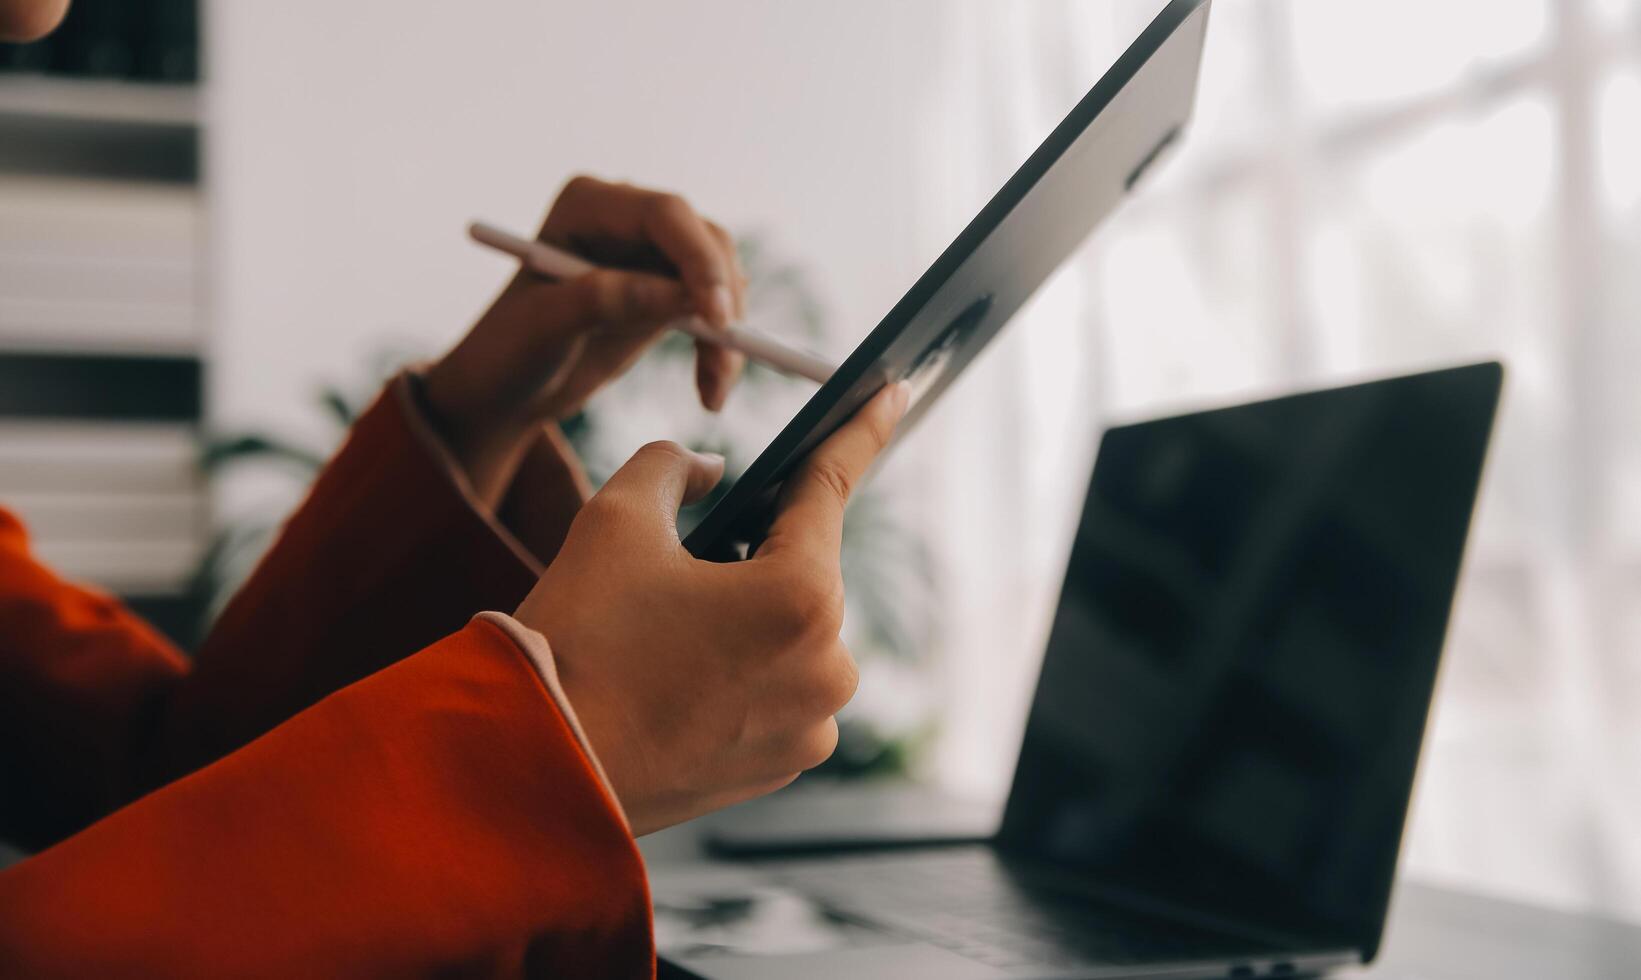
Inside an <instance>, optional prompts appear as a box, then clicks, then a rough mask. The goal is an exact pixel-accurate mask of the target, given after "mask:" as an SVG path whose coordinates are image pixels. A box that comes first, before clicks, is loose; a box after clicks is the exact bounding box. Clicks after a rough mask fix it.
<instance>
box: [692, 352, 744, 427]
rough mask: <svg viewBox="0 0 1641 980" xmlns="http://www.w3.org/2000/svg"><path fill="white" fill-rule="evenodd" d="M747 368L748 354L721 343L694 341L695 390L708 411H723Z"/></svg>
mask: <svg viewBox="0 0 1641 980" xmlns="http://www.w3.org/2000/svg"><path fill="white" fill-rule="evenodd" d="M745 368H746V355H745V354H742V353H741V352H740V351H734V350H730V349H729V348H728V347H724V346H721V345H719V344H709V343H707V342H706V341H700V340H698V341H696V342H695V387H696V390H698V391H699V392H700V393H701V404H702V405H704V406H705V407H706V408H707V410H708V411H711V412H718V411H722V410H723V407H724V402H725V401H727V400H728V399H729V393H730V391H731V390H733V389H734V387H735V382H736V381H737V380H739V379H740V377H741V372H742V371H743V370H744V369H745Z"/></svg>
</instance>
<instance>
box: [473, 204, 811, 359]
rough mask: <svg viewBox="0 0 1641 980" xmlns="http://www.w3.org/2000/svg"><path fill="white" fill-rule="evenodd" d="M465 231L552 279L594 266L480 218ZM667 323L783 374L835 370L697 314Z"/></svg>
mask: <svg viewBox="0 0 1641 980" xmlns="http://www.w3.org/2000/svg"><path fill="white" fill-rule="evenodd" d="M467 234H468V236H469V237H471V238H472V239H473V240H474V241H475V242H478V243H479V244H480V245H486V246H489V247H490V248H493V249H496V250H497V251H500V252H506V253H507V254H508V255H511V256H513V257H514V258H516V259H518V260H519V261H521V262H523V263H524V267H525V268H526V269H529V270H530V271H531V272H534V273H535V274H537V275H540V276H547V277H549V278H552V279H574V278H575V277H577V276H582V275H586V274H587V273H589V272H592V271H593V270H594V269H597V268H598V266H596V265H594V264H593V263H591V262H588V261H587V260H586V259H584V258H582V257H581V256H579V255H573V254H571V253H569V252H566V251H564V250H563V249H558V248H554V247H553V246H551V245H548V244H547V243H546V242H542V241H534V240H532V239H529V238H520V237H519V236H517V235H513V234H509V233H508V232H505V231H502V230H501V229H500V228H497V227H495V226H494V225H487V224H485V223H484V222H482V221H475V222H473V223H472V224H470V225H468V226H467ZM667 326H669V327H671V328H672V329H674V330H681V331H683V332H684V333H687V334H689V335H690V336H691V337H694V338H695V339H696V340H702V341H705V342H707V343H709V344H718V345H720V346H723V347H728V348H729V349H731V350H738V351H740V352H741V353H743V354H745V355H746V356H747V357H750V358H751V359H753V360H755V361H757V362H759V363H760V364H765V365H768V366H769V367H772V368H774V369H775V370H777V371H780V372H782V373H783V374H791V375H796V376H797V377H800V378H808V379H809V380H811V381H814V382H816V383H817V384H825V383H826V380H827V379H828V378H830V377H831V376H832V372H833V371H834V370H835V366H834V365H832V364H830V363H828V362H827V361H826V359H825V358H822V357H817V356H816V355H814V354H810V353H807V352H805V351H801V350H798V349H796V348H793V347H788V346H786V345H785V344H783V343H781V342H780V341H778V340H775V339H773V338H771V337H766V336H764V335H763V334H760V333H754V332H753V331H751V330H744V329H741V328H738V327H730V328H729V329H727V330H714V329H713V328H712V327H710V326H708V325H707V324H706V323H705V321H703V320H702V319H701V318H700V317H698V316H686V317H679V318H678V319H677V320H674V321H673V322H672V323H669V324H667Z"/></svg>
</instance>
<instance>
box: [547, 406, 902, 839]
mask: <svg viewBox="0 0 1641 980" xmlns="http://www.w3.org/2000/svg"><path fill="white" fill-rule="evenodd" d="M906 401H907V390H906V387H905V385H904V384H897V385H894V386H891V387H890V388H888V389H886V390H884V391H883V392H881V393H879V394H878V396H877V397H876V398H874V399H873V400H872V401H871V402H869V403H868V404H867V405H866V406H865V407H864V408H862V409H861V410H860V411H859V412H858V413H856V415H855V416H854V418H853V419H851V420H850V421H849V422H848V423H847V424H846V425H844V426H843V427H842V428H841V429H839V430H838V431H837V432H836V433H835V434H833V435H832V436H831V437H830V438H829V439H827V440H826V441H825V442H824V443H822V444H821V445H820V446H818V447H816V449H815V451H814V452H813V453H811V454H810V456H809V458H808V460H807V461H806V462H805V463H804V465H803V466H802V467H801V468H800V469H799V470H798V471H797V472H796V473H794V474H793V475H792V476H791V477H790V478H788V479H787V481H786V484H785V486H784V488H783V490H782V496H781V500H780V503H779V506H778V510H777V516H776V518H775V522H774V524H773V525H772V527H771V530H770V533H769V536H768V537H767V538H766V539H765V540H764V543H763V544H762V545H761V546H760V547H759V548H758V551H757V554H756V555H755V556H754V557H752V558H751V559H749V560H747V561H743V562H736V563H733V564H717V563H714V562H708V561H701V560H698V559H696V558H695V557H693V556H692V555H690V554H689V552H687V551H685V550H684V547H683V545H682V544H681V543H680V542H679V539H678V530H677V527H676V523H675V522H676V519H677V515H678V508H679V505H680V504H681V503H684V502H687V501H690V500H694V499H697V498H699V497H700V496H702V495H703V494H705V493H706V492H707V491H708V490H710V489H711V488H712V486H713V485H714V484H715V483H717V481H718V478H719V477H720V476H721V475H722V473H723V460H722V458H719V457H708V456H700V455H697V454H694V453H691V452H689V451H687V450H685V449H683V448H681V447H679V446H677V445H674V444H672V443H652V444H651V445H648V446H645V447H644V448H643V449H641V450H639V451H638V453H637V454H636V455H634V456H633V458H632V459H631V460H629V461H628V462H627V464H626V465H625V466H623V467H622V468H621V469H620V470H619V471H618V472H617V473H616V474H615V475H614V476H612V477H611V478H610V480H609V482H608V483H606V484H605V485H604V488H603V489H602V490H601V491H599V493H598V494H597V495H596V496H594V497H593V498H592V499H591V500H590V501H588V502H587V504H586V505H585V506H584V507H583V508H582V509H581V512H580V514H579V515H577V517H576V519H575V523H574V524H573V525H572V526H571V528H570V534H569V537H568V539H567V540H566V541H565V542H564V547H563V548H562V549H561V550H560V551H559V553H558V557H557V559H555V560H554V562H553V563H552V565H551V566H549V567H548V569H547V571H546V573H545V574H544V575H543V576H542V578H541V581H540V582H539V583H538V584H537V585H536V587H535V589H534V591H532V592H531V593H530V595H529V596H528V597H527V598H526V599H525V600H524V603H523V605H521V606H520V607H519V609H518V612H517V613H515V616H516V617H517V618H518V620H519V621H520V622H521V623H523V624H525V625H526V626H529V627H531V628H533V629H536V630H539V631H540V632H541V633H542V634H543V635H545V636H546V637H547V640H548V642H549V643H550V644H551V645H552V649H553V659H554V662H555V663H556V664H557V667H558V672H559V679H560V681H561V682H562V683H563V685H564V691H565V694H566V695H567V696H568V697H569V699H570V703H571V705H572V706H573V707H574V709H575V712H576V715H577V716H578V717H579V718H580V720H581V724H582V727H583V728H584V729H585V731H586V733H587V737H588V740H589V741H590V742H591V743H592V746H593V750H594V751H595V752H596V753H597V754H598V758H599V761H600V763H601V764H602V765H603V767H604V771H605V773H606V775H608V777H609V780H610V783H611V785H612V787H613V789H614V791H615V794H616V797H617V798H618V799H619V800H620V801H621V805H622V807H623V809H625V810H626V813H627V818H628V820H629V821H630V822H631V824H632V830H633V833H635V834H645V833H649V832H650V831H654V830H659V829H661V828H662V827H666V826H670V825H672V824H675V823H679V822H681V821H684V820H688V819H690V818H691V817H695V816H699V815H701V814H703V813H707V812H709V811H711V810H715V809H718V808H720V807H724V806H728V805H730V804H732V803H735V802H738V801H740V800H744V799H749V798H751V797H753V796H758V795H761V794H763V793H767V792H770V791H771V790H775V789H778V788H780V787H781V786H784V785H786V784H787V783H789V782H791V781H792V780H793V779H794V778H796V777H797V775H798V773H800V772H801V771H803V770H805V769H809V768H812V767H814V766H817V765H819V764H820V763H822V762H824V761H825V760H826V758H827V757H828V756H830V755H831V754H832V750H833V749H834V748H835V747H836V745H837V739H838V727H837V722H836V721H835V720H834V719H833V715H835V714H836V713H837V711H838V709H840V708H842V707H843V706H844V704H845V703H847V702H848V701H849V699H850V698H851V697H852V696H853V695H854V692H855V683H856V680H857V678H858V673H857V671H856V668H855V663H854V660H853V658H851V657H850V655H849V650H848V649H847V648H846V647H845V646H844V645H843V642H842V641H841V640H839V639H838V630H839V629H840V627H841V625H842V621H843V577H842V572H841V570H840V568H839V551H840V548H841V546H842V532H843V508H844V504H845V503H846V502H847V501H848V498H849V493H850V490H851V489H852V488H853V487H854V485H855V484H856V483H857V482H858V481H859V480H860V478H861V476H862V475H863V474H864V473H865V472H866V468H867V467H868V466H869V465H870V464H871V462H872V460H873V459H874V458H875V457H876V456H877V454H878V452H879V451H881V450H882V448H883V447H884V446H885V445H886V444H887V443H888V441H889V436H890V434H891V433H892V432H893V430H894V427H895V424H896V423H897V422H898V421H899V420H900V416H901V415H902V414H903V413H904V412H905V410H906Z"/></svg>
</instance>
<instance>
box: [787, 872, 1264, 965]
mask: <svg viewBox="0 0 1641 980" xmlns="http://www.w3.org/2000/svg"><path fill="white" fill-rule="evenodd" d="M770 870H771V872H772V874H773V876H774V877H775V878H776V879H777V880H779V881H780V882H781V883H782V884H785V885H787V886H788V887H790V888H792V889H794V890H796V891H800V892H802V893H804V894H807V895H810V896H813V897H814V898H816V899H817V900H819V901H821V902H823V903H824V904H826V905H827V906H828V907H830V908H832V909H833V910H834V911H835V912H837V913H839V914H842V915H845V916H848V917H852V918H859V919H863V920H865V921H867V922H869V923H872V924H876V925H879V926H883V927H886V928H888V929H891V930H893V931H895V932H898V933H901V934H903V935H906V936H908V937H912V938H916V939H921V940H924V941H925V942H929V943H933V944H934V945H937V946H941V947H944V948H946V949H949V950H951V951H952V952H955V953H958V954H960V955H962V956H965V957H968V958H970V959H974V960H978V961H980V962H982V963H987V964H990V965H992V966H996V967H1000V968H1014V967H1033V966H1036V967H1053V968H1074V967H1078V966H1092V965H1095V964H1104V965H1117V964H1124V963H1136V962H1157V961H1163V960H1200V959H1204V958H1207V959H1215V958H1218V957H1222V956H1234V955H1236V954H1237V952H1238V949H1237V947H1244V946H1245V944H1242V943H1240V942H1237V941H1235V940H1228V939H1222V938H1221V937H1218V936H1211V935H1206V934H1204V935H1192V934H1190V933H1189V931H1187V930H1181V931H1174V930H1171V929H1170V930H1166V931H1164V930H1162V929H1159V928H1157V927H1155V926H1152V925H1149V924H1148V923H1147V922H1146V921H1145V920H1142V919H1138V918H1135V917H1130V916H1125V915H1122V914H1120V913H1115V912H1108V911H1106V910H1104V909H1101V908H1100V907H1098V906H1095V905H1092V904H1088V903H1084V902H1077V901H1073V900H1066V901H1063V902H1061V901H1057V900H1053V899H1045V898H1044V896H1043V892H1042V891H1041V889H1037V890H1030V891H1028V887H1027V886H1026V885H1025V884H1023V883H1022V882H1020V881H1019V879H1018V878H1016V877H1014V876H1013V875H1012V874H1011V872H1010V871H1008V870H1007V869H1006V868H1005V867H1004V866H1003V864H1002V863H1001V862H1000V861H999V860H998V859H997V857H996V855H995V854H994V853H993V852H991V851H990V850H988V849H984V848H959V849H951V850H938V851H924V852H919V853H916V854H907V855H904V856H900V855H888V854H881V853H880V854H875V855H868V856H860V855H847V856H840V857H829V858H817V859H808V860H803V861H793V862H783V863H781V864H778V865H772V866H770ZM1243 951H1246V949H1245V948H1244V949H1243Z"/></svg>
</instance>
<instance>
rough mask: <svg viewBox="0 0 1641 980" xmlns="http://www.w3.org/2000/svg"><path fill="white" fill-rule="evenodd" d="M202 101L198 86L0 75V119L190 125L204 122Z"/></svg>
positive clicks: (52, 76) (49, 76) (174, 126)
mask: <svg viewBox="0 0 1641 980" xmlns="http://www.w3.org/2000/svg"><path fill="white" fill-rule="evenodd" d="M200 105H201V99H200V93H199V87H198V86H196V85H179V84H167V83H158V82H130V81H120V80H117V79H98V78H67V77H61V76H54V75H0V117H23V118H26V119H35V120H56V121H59V122H75V123H92V124H95V123H112V124H118V125H126V126H158V127H165V128H180V127H188V128H191V127H195V126H198V125H199V124H200V122H201V119H202V114H201V111H200Z"/></svg>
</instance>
